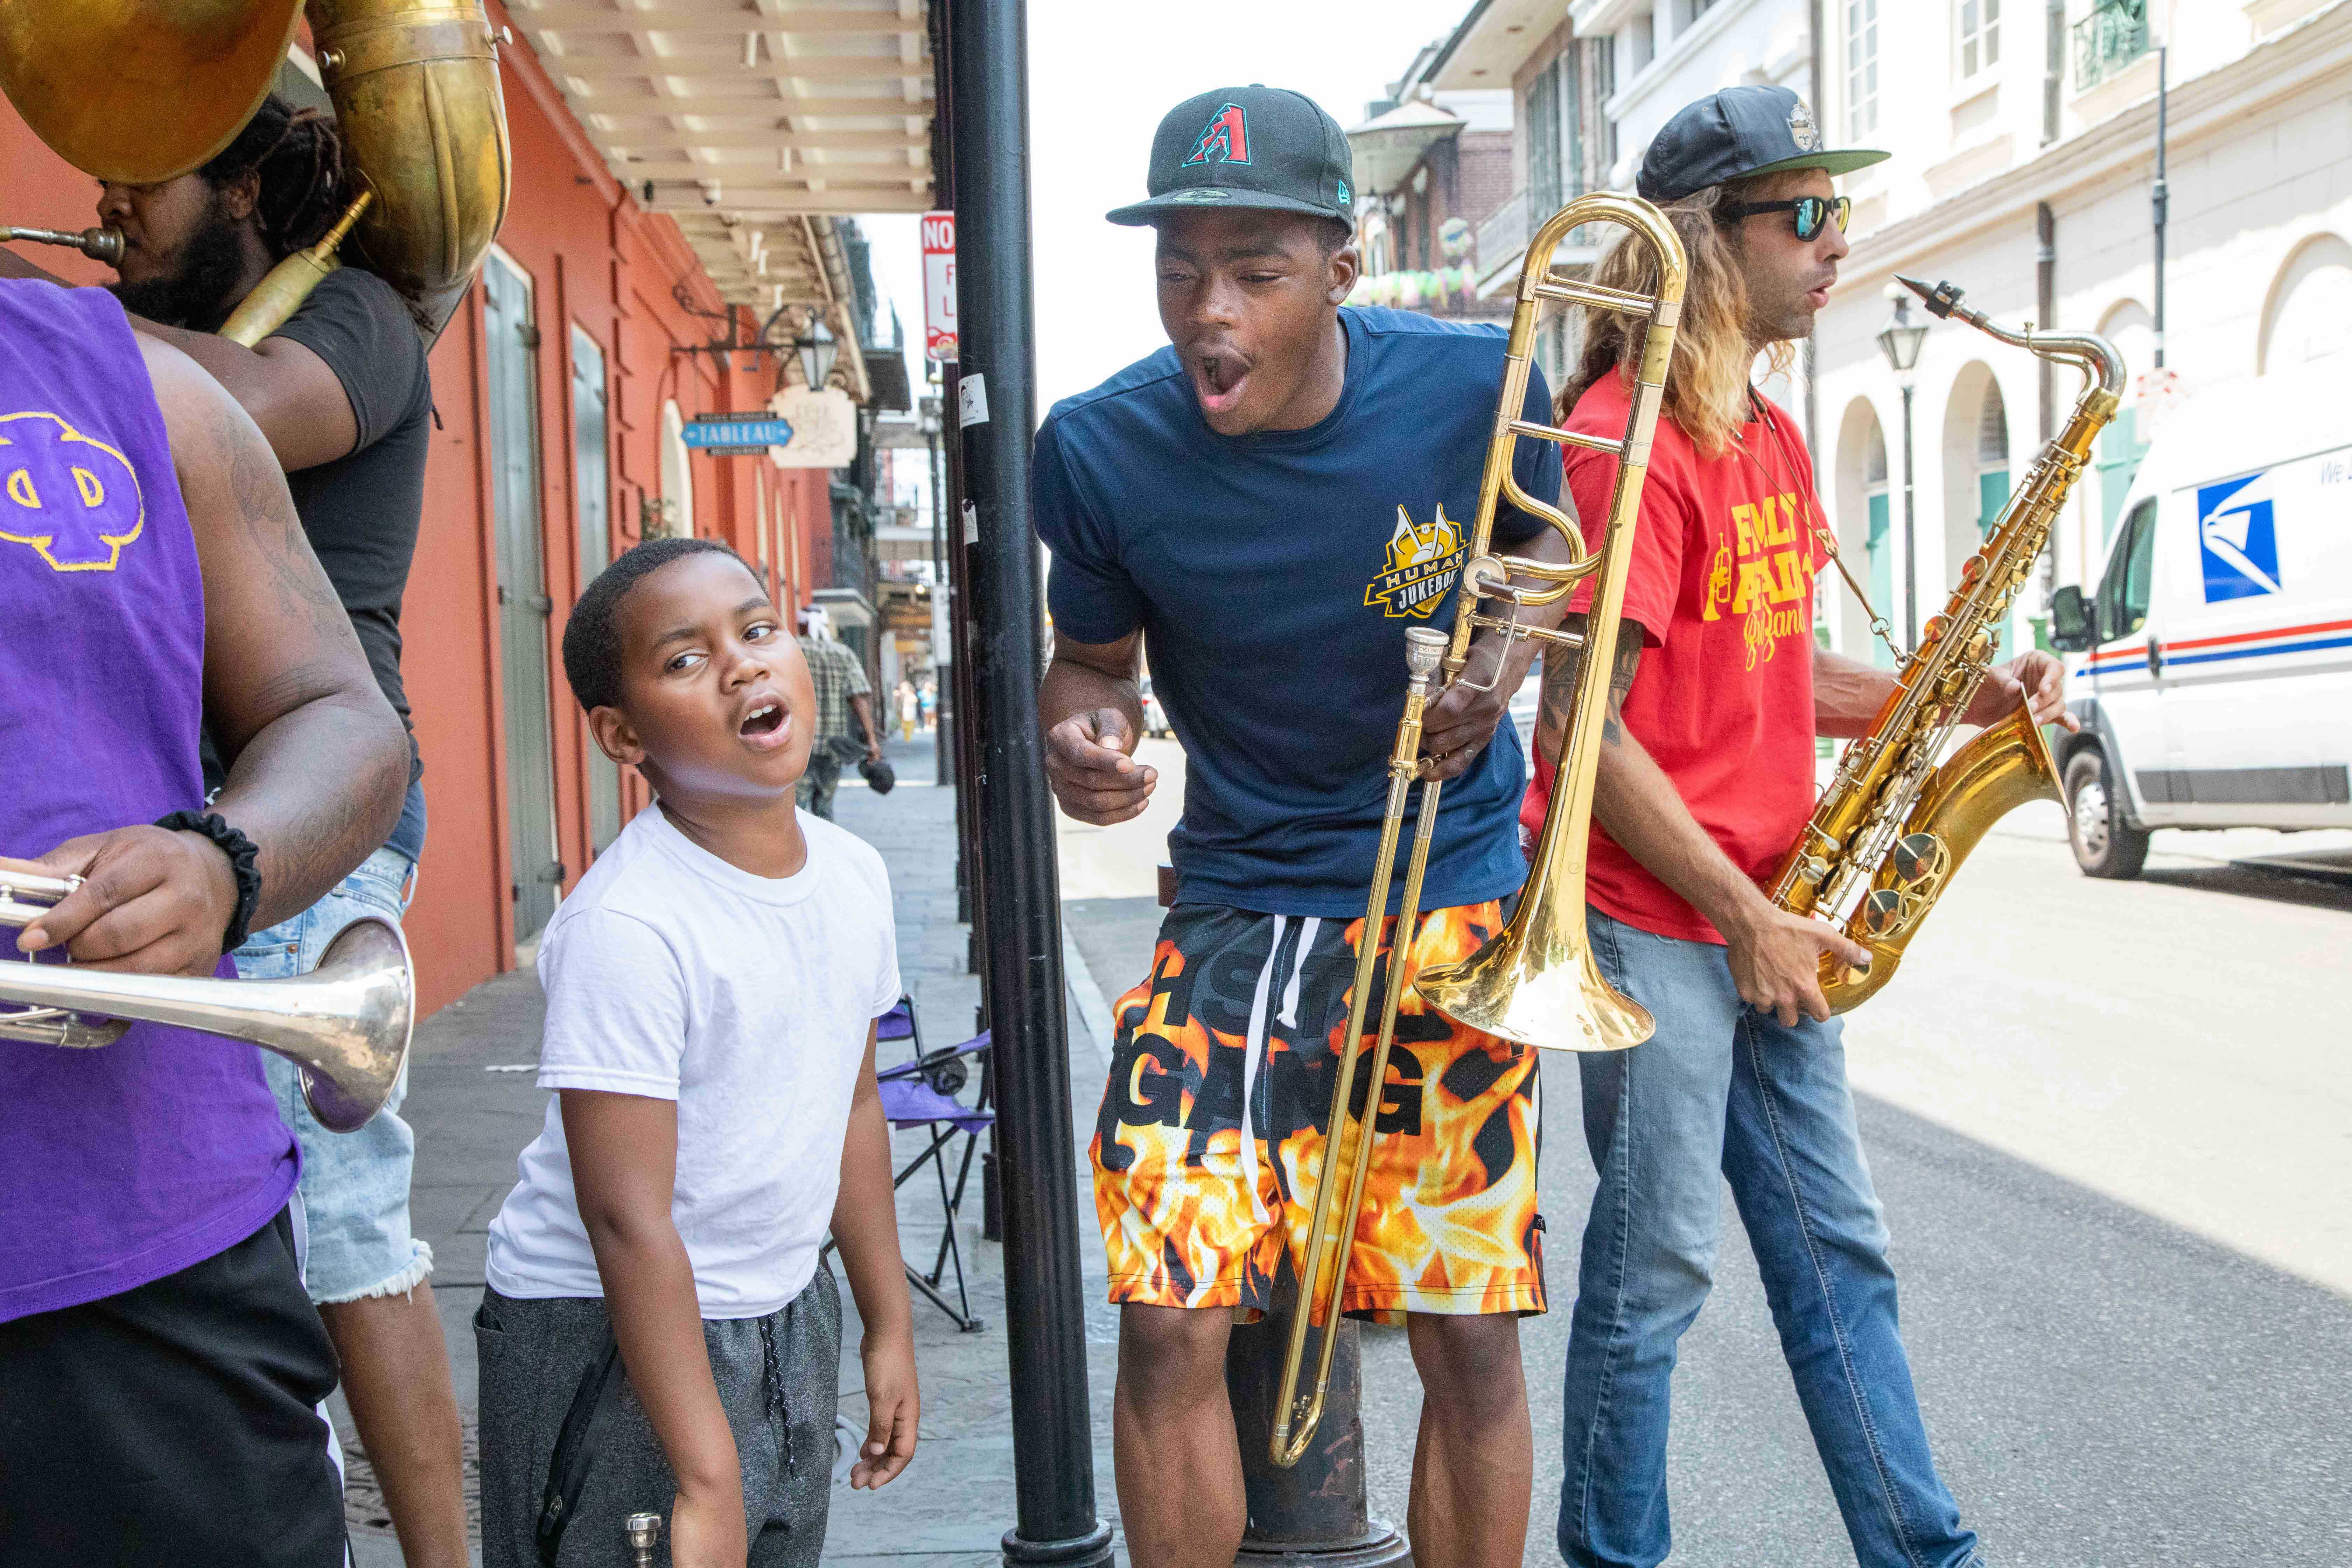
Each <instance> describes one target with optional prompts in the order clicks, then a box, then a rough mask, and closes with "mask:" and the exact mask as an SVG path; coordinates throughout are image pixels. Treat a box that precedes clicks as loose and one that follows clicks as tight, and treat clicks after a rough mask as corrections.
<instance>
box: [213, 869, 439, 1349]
mask: <svg viewBox="0 0 2352 1568" xmlns="http://www.w3.org/2000/svg"><path fill="white" fill-rule="evenodd" d="M415 869H416V862H415V861H414V860H411V859H410V858H408V857H407V856H405V855H404V854H402V853H401V852H400V851H399V850H397V849H392V848H384V849H379V850H377V851H376V852H375V853H374V854H373V855H371V856H369V857H368V858H366V859H365V860H363V861H362V862H361V863H360V865H359V867H358V868H357V869H355V870H354V871H352V874H351V875H350V876H348V877H345V878H344V879H342V880H341V882H339V883H337V884H336V885H335V887H334V889H333V890H332V891H331V892H329V893H328V894H327V896H326V897H324V898H322V899H320V900H319V901H318V902H317V903H315V904H312V905H311V906H310V908H309V909H307V910H303V911H302V912H301V913H300V914H299V915H296V916H295V917H294V918H293V919H291V920H289V921H279V922H278V924H276V925H274V926H271V927H270V928H269V929H268V930H267V931H255V932H254V933H253V934H252V935H251V936H249V937H247V939H246V943H245V945H244V946H243V947H240V948H238V949H237V950H236V972H237V974H238V976H239V978H241V979H246V980H278V979H283V978H285V977H287V976H289V975H295V974H307V973H310V971H311V970H312V969H314V968H316V967H317V966H318V963H319V960H320V956H321V955H323V954H324V953H325V952H326V951H327V944H328V943H329V942H332V941H334V940H335V938H336V936H337V935H339V934H340V933H341V931H343V929H344V928H345V927H346V926H349V925H350V924H351V923H352V921H355V920H358V919H359V918H360V917H361V916H362V915H374V916H377V917H378V918H380V919H383V920H388V921H393V922H394V924H397V923H399V921H400V917H401V916H402V915H403V914H404V913H405V912H406V910H407V908H408V898H409V893H410V891H411V887H410V880H409V879H410V878H411V877H412V876H413V875H414V874H415ZM261 1060H262V1065H263V1066H264V1067H265V1068H268V1073H269V1087H270V1088H271V1089H274V1090H276V1091H277V1094H278V1114H279V1115H280V1116H282V1117H284V1118H285V1119H286V1125H287V1126H289V1127H290V1128H292V1129H293V1130H294V1136H295V1138H296V1140H297V1141H298V1142H300V1144H301V1145H302V1183H301V1187H300V1189H299V1191H300V1194H301V1199H302V1210H303V1216H304V1220H305V1222H306V1226H307V1230H308V1236H309V1240H310V1247H309V1251H308V1256H307V1257H306V1258H304V1260H303V1266H302V1283H303V1286H304V1288H305V1289H308V1290H309V1291H310V1300H313V1301H315V1302H317V1303H318V1304H319V1305H320V1306H331V1305H333V1304H334V1303H336V1302H338V1301H356V1300H361V1299H362V1298H363V1297H369V1296H397V1295H401V1294H403V1293H404V1292H405V1291H407V1290H410V1289H414V1288H415V1286H416V1285H417V1284H418V1283H419V1282H420V1281H422V1280H423V1279H425V1277H426V1276H427V1275H429V1274H431V1273H432V1272H433V1249H432V1248H431V1247H428V1246H426V1245H425V1243H424V1242H422V1241H420V1240H418V1239H417V1238H416V1237H414V1236H412V1235H411V1234H410V1233H409V1222H408V1185H409V1178H410V1175H411V1173H412V1172H413V1170H414V1168H415V1163H416V1134H415V1132H414V1131H410V1129H409V1126H408V1123H407V1122H405V1121H402V1120H401V1119H400V1117H399V1115H398V1114H397V1113H398V1111H399V1110H400V1102H401V1101H402V1100H404V1099H405V1098H407V1095H408V1070H407V1068H405V1067H403V1068H402V1069H401V1074H400V1080H399V1082H397V1083H395V1084H394V1085H393V1089H392V1098H391V1099H390V1100H387V1101H386V1102H385V1103H384V1108H383V1110H380V1111H378V1112H377V1113H376V1115H375V1118H374V1120H373V1121H370V1122H369V1123H368V1124H367V1125H366V1126H364V1127H362V1128H361V1129H360V1130H359V1131H356V1132H330V1131H327V1130H326V1129H325V1128H323V1127H321V1126H320V1125H319V1123H318V1121H317V1120H316V1119H315V1118H314V1117H312V1116H311V1114H310V1107H309V1106H308V1105H306V1104H304V1103H303V1101H302V1079H301V1069H300V1068H298V1067H296V1066H295V1065H294V1064H293V1063H292V1062H289V1061H288V1060H287V1059H286V1058H284V1057H281V1056H278V1054H277V1053H275V1052H274V1051H264V1052H263V1053H262V1054H261Z"/></svg>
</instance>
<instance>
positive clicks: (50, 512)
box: [0, 410, 147, 572]
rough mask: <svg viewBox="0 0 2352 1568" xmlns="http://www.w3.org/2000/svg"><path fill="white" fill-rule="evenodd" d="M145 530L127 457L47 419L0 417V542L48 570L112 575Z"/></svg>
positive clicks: (58, 421) (31, 414)
mask: <svg viewBox="0 0 2352 1568" xmlns="http://www.w3.org/2000/svg"><path fill="white" fill-rule="evenodd" d="M146 525H147V509H146V504H145V502H144V500H142V497H141V496H140V493H139V476H138V475H137V474H135V473H133V472H132V471H131V459H129V458H125V457H124V456H123V455H122V454H121V452H118V451H116V450H115V449H114V448H113V447H110V446H108V445H107V444H106V443H105V442H103V441H100V440H98V439H96V438H95V437H89V436H85V435H83V434H82V433H81V432H80V431H79V430H77V429H75V428H74V427H73V426H71V425H69V424H68V423H67V422H66V421H65V420H64V419H62V418H60V417H58V416H57V415H54V414H47V413H40V412H37V411H32V410H27V411H26V412H24V413H18V414H0V540H5V541H6V542H8V543H11V544H21V545H24V546H26V548H28V549H30V550H31V551H32V552H34V553H35V554H37V555H38V556H39V557H40V558H41V559H42V560H43V561H44V562H46V563H47V565H48V568H49V570H50V571H52V572H111V571H113V570H114V568H115V566H116V564H117V563H120V562H121V559H122V547H123V546H124V545H126V544H128V543H130V542H131V541H132V540H134V539H136V538H138V537H139V534H140V531H141V530H142V529H143V528H145V527H146Z"/></svg>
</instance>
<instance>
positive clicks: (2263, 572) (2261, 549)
mask: <svg viewBox="0 0 2352 1568" xmlns="http://www.w3.org/2000/svg"><path fill="white" fill-rule="evenodd" d="M2269 478H2270V475H2269V474H2268V473H2267V472H2265V473H2260V474H2250V475H2248V476H2247V477H2246V478H2244V479H2229V480H2226V481H2224V482H2223V483H2221V484H2218V485H2206V486H2204V487H2203V488H2202V489H2199V490H2198V492H2197V545H2198V552H2199V554H2200V556H2201V557H2202V561H2203V565H2204V568H2205V573H2204V575H2205V602H2206V603H2207V604H2209V605H2210V604H2215V603H2218V602H2219V601H2221V600H2223V599H2252V598H2260V597H2262V596H2263V595H2268V594H2276V593H2281V592H2283V591H2284V590H2283V589H2282V588H2281V586H2280V584H2279V553H2278V518H2277V515H2276V504H2275V497H2274V496H2273V490H2272V487H2271V485H2269V484H2268V483H2266V482H2265V481H2267V480H2268V479H2269Z"/></svg>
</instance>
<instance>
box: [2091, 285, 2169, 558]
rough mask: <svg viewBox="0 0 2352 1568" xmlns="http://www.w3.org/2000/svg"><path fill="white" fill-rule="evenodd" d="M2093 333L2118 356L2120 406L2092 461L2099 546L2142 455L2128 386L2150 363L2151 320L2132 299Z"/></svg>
mask: <svg viewBox="0 0 2352 1568" xmlns="http://www.w3.org/2000/svg"><path fill="white" fill-rule="evenodd" d="M2099 333H2100V335H2101V336H2102V337H2104V338H2105V339H2106V340H2107V342H2111V343H2113V344H2115V345H2116V348H2117V349H2118V350H2120V351H2121V352H2122V353H2123V356H2124V405H2123V406H2122V407H2121V408H2119V409H2117V410H2116V416H2115V419H2114V421H2113V422H2112V423H2110V424H2109V425H2108V426H2107V427H2106V428H2105V430H2103V431H2101V432H2100V433H2099V446H2098V453H2097V458H2096V462H2095V467H2096V468H2097V469H2098V473H2097V475H2096V485H2095V499H2094V500H2093V501H2092V504H2093V505H2095V506H2096V507H2097V509H2098V517H2099V544H2100V546H2101V548H2102V549H2104V548H2105V544H2106V542H2107V541H2108V540H2110V539H2112V538H2114V537H2115V532H2116V521H2118V520H2119V519H2120V518H2121V517H2122V516H2123V514H2124V498H2125V497H2126V496H2127V495H2129V494H2130V493H2131V487H2132V480H2133V479H2134V478H2136V477H2137V475H2138V473H2139V463H2140V459H2141V458H2145V457H2146V456H2147V440H2146V438H2145V437H2143V436H2142V435H2141V433H2140V428H2139V416H2138V413H2137V410H2135V409H2134V408H2133V407H2132V387H2133V384H2134V383H2135V382H2136V381H2137V378H2138V377H2139V376H2141V375H2143V374H2146V373H2147V371H2148V370H2149V369H2150V368H2151V367H2153V365H2154V364H2155V363H2156V322H2155V320H2154V319H2153V318H2152V317H2150V316H2149V315H2148V313H2147V308H2146V307H2145V306H2143V305H2142V304H2140V302H2139V301H2138V300H2125V301H2123V302H2122V303H2121V304H2119V305H2116V306H2114V307H2112V308H2111V309H2110V310H2108V311H2107V313H2106V314H2105V315H2104V316H2102V317H2100V318H2099ZM2090 553H2091V554H2095V553H2096V552H2090Z"/></svg>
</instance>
